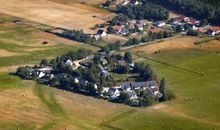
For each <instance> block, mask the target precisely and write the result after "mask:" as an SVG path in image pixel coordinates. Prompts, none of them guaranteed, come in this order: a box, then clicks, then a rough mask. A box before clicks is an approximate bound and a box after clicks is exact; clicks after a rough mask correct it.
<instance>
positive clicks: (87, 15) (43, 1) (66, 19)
mask: <svg viewBox="0 0 220 130" xmlns="http://www.w3.org/2000/svg"><path fill="white" fill-rule="evenodd" d="M61 2H62V1H61ZM0 4H1V7H0V12H1V13H5V14H8V15H12V16H16V17H21V18H24V19H27V20H30V21H34V22H38V23H41V24H46V25H50V26H54V27H62V28H66V29H83V30H84V31H85V32H87V33H93V32H94V31H93V30H91V28H92V27H94V25H95V24H100V23H103V22H104V21H103V18H105V17H107V16H109V15H110V13H108V12H106V11H103V10H101V9H98V8H96V7H94V6H91V5H85V4H81V3H67V4H66V3H60V2H59V1H58V2H57V1H49V0H37V1H36V0H8V1H5V0H0Z"/></svg>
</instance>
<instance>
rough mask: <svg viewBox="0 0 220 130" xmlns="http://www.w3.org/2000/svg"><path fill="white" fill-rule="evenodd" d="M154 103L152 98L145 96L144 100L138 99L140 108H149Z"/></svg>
mask: <svg viewBox="0 0 220 130" xmlns="http://www.w3.org/2000/svg"><path fill="white" fill-rule="evenodd" d="M153 102H154V99H153V97H150V96H145V97H144V98H139V105H140V106H142V107H146V106H151V105H152V104H153Z"/></svg>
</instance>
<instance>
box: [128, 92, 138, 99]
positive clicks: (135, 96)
mask: <svg viewBox="0 0 220 130" xmlns="http://www.w3.org/2000/svg"><path fill="white" fill-rule="evenodd" d="M128 96H129V99H130V100H135V99H138V96H137V93H136V92H135V91H134V90H132V91H129V92H128Z"/></svg>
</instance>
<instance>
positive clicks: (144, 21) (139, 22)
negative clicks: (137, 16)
mask: <svg viewBox="0 0 220 130" xmlns="http://www.w3.org/2000/svg"><path fill="white" fill-rule="evenodd" d="M137 23H138V24H142V26H146V25H147V20H140V21H138V22H137Z"/></svg>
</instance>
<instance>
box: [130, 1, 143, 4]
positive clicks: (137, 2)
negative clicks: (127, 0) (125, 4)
mask: <svg viewBox="0 0 220 130" xmlns="http://www.w3.org/2000/svg"><path fill="white" fill-rule="evenodd" d="M131 4H133V5H139V4H141V2H139V1H138V0H131Z"/></svg>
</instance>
